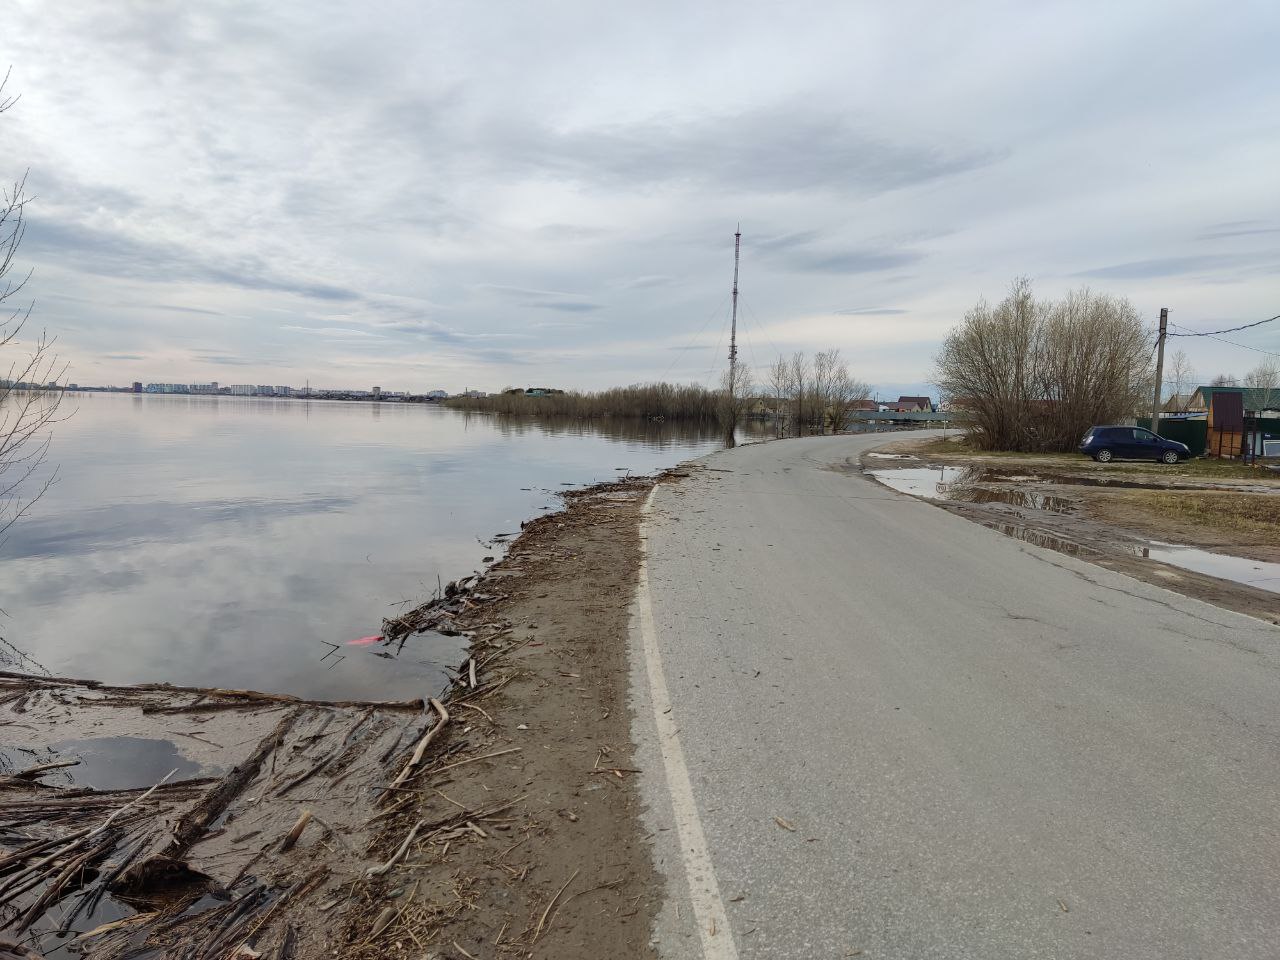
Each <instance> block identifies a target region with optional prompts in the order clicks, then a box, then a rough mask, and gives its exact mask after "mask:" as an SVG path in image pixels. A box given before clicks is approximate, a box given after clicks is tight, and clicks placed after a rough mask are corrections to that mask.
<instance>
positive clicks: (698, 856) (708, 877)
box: [636, 486, 738, 960]
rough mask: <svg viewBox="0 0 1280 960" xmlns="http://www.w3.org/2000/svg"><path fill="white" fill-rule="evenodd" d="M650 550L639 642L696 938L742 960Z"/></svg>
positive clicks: (706, 951) (713, 955)
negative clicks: (686, 742) (666, 640)
mask: <svg viewBox="0 0 1280 960" xmlns="http://www.w3.org/2000/svg"><path fill="white" fill-rule="evenodd" d="M657 492H658V488H657V487H656V486H655V487H654V488H653V489H652V490H650V491H649V496H648V497H647V498H645V502H644V507H643V508H642V510H641V517H642V520H647V519H648V518H649V516H650V508H651V507H652V506H653V497H654V494H655V493H657ZM648 552H649V551H648V545H647V543H646V541H645V540H644V539H641V541H640V578H639V582H638V583H637V585H636V607H637V614H638V617H637V619H638V621H639V625H640V637H641V641H642V649H643V651H644V661H645V672H646V673H647V675H648V677H649V701H650V702H651V703H652V704H653V718H654V720H655V721H656V723H657V727H658V749H659V750H660V751H661V752H662V763H663V766H664V767H665V769H666V774H667V790H668V792H669V793H670V794H671V812H672V814H673V815H674V818H675V822H676V832H677V833H678V834H679V836H680V850H681V853H682V854H683V856H684V869H685V875H686V877H687V878H688V881H689V899H690V900H691V901H692V903H693V915H694V918H695V919H696V921H697V925H698V933H699V934H700V935H701V937H702V955H703V957H705V958H706V960H738V948H737V946H736V945H735V944H734V942H733V928H732V927H730V926H729V917H728V915H727V914H726V913H725V909H724V901H723V900H722V899H721V898H720V885H719V884H718V883H717V882H716V871H715V868H714V867H713V866H712V863H711V854H710V853H709V852H708V850H707V838H706V836H705V835H704V834H703V832H702V821H701V820H700V819H699V818H698V807H697V804H696V803H695V802H694V799H693V783H692V781H690V779H689V768H688V767H687V766H686V765H685V761H684V748H683V747H682V746H681V745H680V737H679V734H678V732H677V729H678V728H677V727H676V721H675V714H674V712H673V710H672V704H671V694H670V693H669V692H668V690H667V680H666V676H665V675H664V673H663V671H662V654H661V652H660V651H659V650H658V635H657V632H656V631H655V630H654V626H653V603H652V598H651V597H650V594H649V569H648Z"/></svg>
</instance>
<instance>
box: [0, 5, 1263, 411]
mask: <svg viewBox="0 0 1280 960" xmlns="http://www.w3.org/2000/svg"><path fill="white" fill-rule="evenodd" d="M3 21H4V23H3V30H2V31H0V33H2V36H0V65H2V64H5V63H8V64H12V76H11V79H10V81H9V89H8V93H10V94H14V93H20V94H21V100H20V101H19V102H18V104H17V105H16V106H15V107H14V108H13V109H12V110H11V111H9V112H8V113H6V114H4V116H3V117H0V164H3V169H0V177H3V178H7V179H12V178H14V177H17V176H20V175H21V173H22V172H23V170H24V169H28V168H29V170H30V175H29V179H28V181H27V186H28V190H29V192H30V193H31V194H33V195H35V196H36V197H37V198H38V199H37V200H36V202H35V203H33V204H32V205H31V207H30V208H29V214H30V223H29V227H28V231H27V234H26V242H25V244H24V246H23V250H22V260H23V263H24V265H25V266H31V267H34V268H35V276H34V278H33V280H32V285H31V287H30V288H29V290H30V291H31V292H32V293H33V295H34V296H35V298H36V300H37V306H36V314H35V316H36V317H37V318H38V320H39V322H40V323H42V324H43V325H45V326H47V327H48V328H49V330H50V332H51V333H54V334H56V335H57V336H58V338H59V343H60V347H61V349H62V352H63V354H64V355H65V357H66V358H67V359H69V360H70V361H71V362H72V365H73V369H72V372H71V376H70V379H72V380H76V381H79V382H81V383H126V382H128V381H131V380H135V379H137V380H143V381H151V380H161V381H181V382H188V381H204V380H218V381H220V382H222V383H245V382H252V383H272V384H275V383H291V384H300V383H302V382H303V381H304V380H305V379H307V378H309V379H310V381H311V383H312V385H313V386H330V385H332V386H358V387H366V386H371V385H373V384H378V385H381V386H383V387H384V388H386V389H412V390H425V389H430V388H435V387H443V388H445V389H450V390H459V389H462V388H464V387H468V386H470V387H481V388H487V389H496V388H499V387H502V386H504V385H507V384H522V385H524V384H542V383H549V384H558V385H564V386H571V387H583V388H589V387H597V386H605V385H610V384H615V383H626V382H634V381H637V380H648V379H655V378H667V379H679V380H691V379H692V380H704V381H707V382H710V380H711V379H712V378H713V377H714V375H715V373H716V372H717V371H718V369H719V366H720V365H721V364H722V363H723V355H724V352H725V340H726V336H727V321H728V292H729V285H730V280H731V276H732V245H733V232H734V226H735V224H736V223H737V222H738V221H739V220H740V221H741V223H742V231H743V279H742V290H743V310H742V323H743V341H742V355H743V357H744V358H745V359H746V360H747V361H748V362H751V363H755V364H757V365H759V366H761V367H763V366H765V365H766V364H767V363H768V362H769V361H770V359H771V358H772V357H773V356H775V355H776V354H777V352H778V351H787V352H789V351H792V350H796V349H805V350H815V349H822V348H825V347H828V346H837V347H839V348H840V349H841V350H842V351H843V352H844V354H845V355H846V356H847V357H848V358H849V359H850V360H851V361H852V367H853V369H854V372H855V373H857V374H858V375H860V376H861V377H862V378H864V379H867V380H869V381H871V382H873V383H874V384H875V385H876V386H877V388H878V389H879V390H880V391H881V392H882V393H895V392H896V391H898V390H900V389H911V388H915V387H917V386H918V385H921V384H923V383H925V382H926V381H927V380H928V379H929V375H930V369H931V358H932V356H933V354H934V353H935V351H936V349H937V346H938V343H939V341H940V339H941V338H942V336H943V335H944V334H945V332H946V331H947V329H948V328H949V327H950V326H951V325H952V324H953V323H955V322H956V320H957V319H958V318H959V317H960V316H962V315H963V313H964V311H965V310H966V309H967V308H968V307H969V306H971V305H972V303H973V302H974V301H975V300H976V299H977V298H978V297H979V296H983V295H985V296H987V297H988V298H992V299H998V298H999V296H1000V295H1001V294H1002V293H1003V291H1004V290H1005V288H1006V287H1007V286H1008V284H1009V281H1010V280H1011V278H1012V277H1014V276H1015V275H1018V274H1026V275H1029V276H1031V277H1033V278H1034V279H1035V281H1036V284H1037V287H1038V289H1039V290H1040V292H1042V293H1044V294H1047V295H1056V294H1059V293H1061V292H1063V291H1065V290H1067V289H1068V288H1071V287H1073V286H1079V285H1082V284H1088V285H1090V286H1092V287H1094V288H1095V289H1100V290H1105V291H1108V292H1112V293H1116V294H1121V295H1124V296H1127V297H1129V298H1130V299H1131V300H1132V301H1133V302H1134V304H1135V305H1136V306H1137V307H1138V308H1139V310H1141V311H1142V312H1143V313H1144V314H1145V315H1148V316H1150V317H1152V318H1153V320H1154V318H1155V316H1156V315H1157V313H1158V311H1159V308H1160V307H1161V306H1168V307H1170V309H1171V318H1172V319H1173V321H1174V322H1176V323H1179V324H1182V325H1183V328H1184V329H1200V330H1212V329H1217V328H1219V327H1221V326H1226V325H1229V324H1231V323H1234V322H1247V321H1250V320H1255V319H1259V318H1261V317H1265V316H1271V315H1273V314H1276V313H1280V60H1277V56H1276V48H1277V41H1278V40H1280V4H1277V3H1275V2H1274V0H1254V2H1233V3H1230V4H1209V3H1207V2H1205V3H1195V4H1192V3H1180V2H1176V0H1152V2H1140V0H1127V2H1125V3H1115V2H1113V0H1111V2H1106V3H1082V2H1071V3H1061V4H1054V3H1035V4H1029V3H1026V2H1025V0H1024V2H1009V3H977V2H975V3H963V4H955V3H940V2H939V3H912V2H899V3H894V4H888V3H845V2H830V3H804V2H794V0H793V2H791V3H787V4H757V3H732V4H730V3H703V4H689V3H665V2H650V3H645V4H632V5H623V4H612V3H601V2H599V0H592V2H568V0H565V2H543V3H529V2H482V3H476V2H467V3H463V2H458V3H447V4H439V3H427V2H420V0H415V2H404V3H394V2H376V0H375V2H366V3H321V2H317V0H305V2H302V0H297V2H294V0H275V2H272V3H259V2H244V3H236V2H216V0H206V2H201V3H190V2H187V0H180V2H164V0H133V2H126V0H112V2H110V3H104V2H89V0H59V2H58V3H47V2H41V0H17V4H16V7H15V6H14V5H13V0H10V3H9V4H7V5H6V10H5V13H4V14H3ZM1276 328H1280V323H1277V324H1275V325H1272V326H1271V327H1263V328H1260V329H1258V330H1254V331H1249V332H1247V333H1242V334H1238V335H1235V336H1234V337H1232V338H1231V339H1235V340H1236V341H1237V342H1238V343H1241V344H1245V345H1247V346H1250V347H1254V348H1258V349H1262V350H1269V351H1273V352H1275V353H1278V354H1280V329H1276ZM1185 344H1190V345H1189V346H1185ZM1178 346H1185V348H1186V349H1187V350H1188V353H1190V354H1191V357H1192V360H1193V363H1194V364H1195V366H1196V368H1197V369H1198V370H1199V371H1200V372H1201V373H1203V374H1204V375H1205V377H1206V378H1207V377H1208V376H1210V375H1212V374H1214V373H1218V372H1222V371H1228V372H1235V373H1243V372H1244V371H1245V370H1247V369H1249V368H1250V367H1252V366H1254V365H1256V363H1257V362H1258V361H1259V360H1262V359H1265V355H1264V354H1262V353H1259V352H1257V350H1256V349H1254V350H1250V349H1246V348H1245V347H1240V346H1234V345H1231V344H1227V343H1221V342H1216V341H1210V340H1204V339H1200V340H1197V341H1194V342H1191V341H1187V342H1184V343H1179V344H1178Z"/></svg>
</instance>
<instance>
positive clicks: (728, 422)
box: [719, 363, 755, 447]
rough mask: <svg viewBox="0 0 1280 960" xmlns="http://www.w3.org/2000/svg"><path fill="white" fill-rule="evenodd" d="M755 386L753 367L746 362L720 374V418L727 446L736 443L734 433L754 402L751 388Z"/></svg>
mask: <svg viewBox="0 0 1280 960" xmlns="http://www.w3.org/2000/svg"><path fill="white" fill-rule="evenodd" d="M754 386H755V378H754V377H753V376H752V374H751V368H750V367H748V366H746V365H745V364H741V363H739V364H735V365H734V366H732V367H731V368H729V369H727V370H725V372H724V373H723V374H721V376H720V406H719V419H720V429H721V430H722V431H724V435H725V444H726V446H730V447H732V446H733V445H734V442H735V441H734V433H735V431H736V430H737V429H738V424H739V423H741V422H742V418H743V416H745V414H746V412H747V408H748V406H750V404H751V402H752V397H751V390H752V387H754Z"/></svg>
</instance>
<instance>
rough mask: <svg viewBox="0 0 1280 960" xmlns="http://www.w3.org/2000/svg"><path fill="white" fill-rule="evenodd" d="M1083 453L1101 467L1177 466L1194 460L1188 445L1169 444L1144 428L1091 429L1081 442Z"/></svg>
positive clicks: (1174, 442) (1172, 442)
mask: <svg viewBox="0 0 1280 960" xmlns="http://www.w3.org/2000/svg"><path fill="white" fill-rule="evenodd" d="M1080 452H1081V453H1084V454H1087V455H1089V456H1091V457H1093V459H1095V460H1097V461H1098V462H1099V463H1110V462H1111V461H1112V460H1157V461H1160V462H1162V463H1177V462H1178V461H1179V460H1186V459H1188V458H1190V456H1191V449H1190V448H1189V447H1188V446H1187V445H1186V444H1185V443H1178V441H1176V440H1166V439H1165V438H1164V437H1161V436H1157V435H1156V434H1154V433H1152V432H1151V431H1150V430H1143V429H1142V428H1141V427H1090V428H1089V432H1088V433H1086V434H1085V435H1084V439H1083V440H1081V441H1080Z"/></svg>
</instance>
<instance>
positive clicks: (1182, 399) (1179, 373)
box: [1165, 350, 1196, 413]
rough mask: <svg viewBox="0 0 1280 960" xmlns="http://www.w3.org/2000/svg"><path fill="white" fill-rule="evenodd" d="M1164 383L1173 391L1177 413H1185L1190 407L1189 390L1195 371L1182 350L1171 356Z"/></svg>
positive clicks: (1194, 380) (1189, 359) (1192, 383)
mask: <svg viewBox="0 0 1280 960" xmlns="http://www.w3.org/2000/svg"><path fill="white" fill-rule="evenodd" d="M1165 382H1166V383H1168V384H1169V388H1170V389H1171V390H1173V400H1174V404H1175V406H1176V407H1177V411H1178V412H1179V413H1186V412H1187V408H1188V407H1190V406H1191V390H1192V388H1193V386H1194V385H1195V382H1196V371H1195V368H1194V367H1192V366H1191V358H1190V357H1188V356H1187V355H1186V353H1185V352H1184V351H1182V350H1179V351H1178V352H1177V353H1175V354H1174V355H1173V357H1172V358H1171V359H1170V361H1169V370H1168V373H1166V374H1165Z"/></svg>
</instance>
